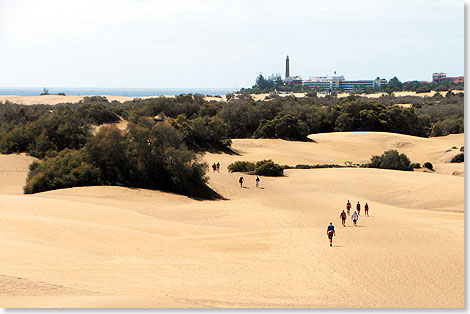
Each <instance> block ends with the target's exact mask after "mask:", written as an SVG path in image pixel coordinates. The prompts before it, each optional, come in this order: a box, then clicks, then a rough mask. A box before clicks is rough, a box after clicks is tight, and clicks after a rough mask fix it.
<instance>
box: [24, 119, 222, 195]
mask: <svg viewBox="0 0 470 314" xmlns="http://www.w3.org/2000/svg"><path fill="white" fill-rule="evenodd" d="M206 171H207V165H206V164H205V163H203V162H200V161H199V158H198V156H197V155H196V154H195V153H193V152H191V151H189V150H188V149H187V148H186V146H185V144H184V142H183V136H182V135H181V133H179V131H177V130H176V129H174V128H173V127H172V126H170V125H169V124H168V123H166V122H158V123H155V122H154V121H151V120H149V119H144V118H142V119H140V121H139V122H138V123H137V124H130V125H129V130H128V132H123V131H120V130H119V129H117V128H116V127H104V128H101V130H100V131H99V132H98V133H97V135H96V136H94V137H92V138H90V139H89V141H88V143H87V145H86V146H85V147H84V148H82V149H81V150H79V151H71V150H68V149H66V150H64V151H62V152H60V153H59V154H58V155H57V156H56V157H46V158H44V159H43V160H42V161H40V162H37V163H34V164H33V165H32V166H31V168H30V173H29V175H28V179H27V183H26V186H25V189H24V190H25V193H36V192H40V191H46V190H53V189H58V188H66V187H73V186H84V185H97V184H103V185H124V186H129V187H140V188H148V189H158V190H164V191H170V192H175V193H179V194H183V195H187V196H192V197H198V198H220V195H218V194H217V193H216V192H214V191H213V190H212V189H210V188H209V187H208V186H207V185H206V182H207V178H206V177H205V173H206Z"/></svg>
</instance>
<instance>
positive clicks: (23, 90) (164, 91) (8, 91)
mask: <svg viewBox="0 0 470 314" xmlns="http://www.w3.org/2000/svg"><path fill="white" fill-rule="evenodd" d="M46 88H47V89H48V90H49V94H58V93H65V94H66V95H76V96H81V95H110V96H126V97H143V96H162V95H180V94H202V95H206V96H209V95H211V96H222V95H226V94H230V93H233V92H236V91H237V90H235V89H233V88H98V87H97V88H90V87H46ZM43 90H44V87H0V95H12V96H13V95H14V96H38V95H40V94H41V93H42V92H43Z"/></svg>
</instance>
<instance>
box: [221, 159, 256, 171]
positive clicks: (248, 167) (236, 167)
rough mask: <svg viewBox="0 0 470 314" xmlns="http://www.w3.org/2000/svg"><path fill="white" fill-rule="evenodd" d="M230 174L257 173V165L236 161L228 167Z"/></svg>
mask: <svg viewBox="0 0 470 314" xmlns="http://www.w3.org/2000/svg"><path fill="white" fill-rule="evenodd" d="M227 169H228V171H229V172H252V171H255V163H253V162H249V161H235V162H234V163H231V164H230V165H228V167H227Z"/></svg>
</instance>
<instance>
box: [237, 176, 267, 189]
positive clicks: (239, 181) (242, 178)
mask: <svg viewBox="0 0 470 314" xmlns="http://www.w3.org/2000/svg"><path fill="white" fill-rule="evenodd" d="M260 181H261V180H260V179H259V177H258V176H256V179H255V185H256V187H259V182H260ZM243 182H245V178H244V177H240V178H238V183H240V187H241V188H242V187H243Z"/></svg>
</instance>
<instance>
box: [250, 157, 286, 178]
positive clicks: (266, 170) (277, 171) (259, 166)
mask: <svg viewBox="0 0 470 314" xmlns="http://www.w3.org/2000/svg"><path fill="white" fill-rule="evenodd" d="M255 174H257V175H260V176H269V177H279V176H282V175H283V174H284V170H283V169H282V167H281V166H280V165H278V164H275V163H274V162H273V161H272V160H271V159H269V160H262V161H258V162H257V163H256V165H255Z"/></svg>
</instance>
